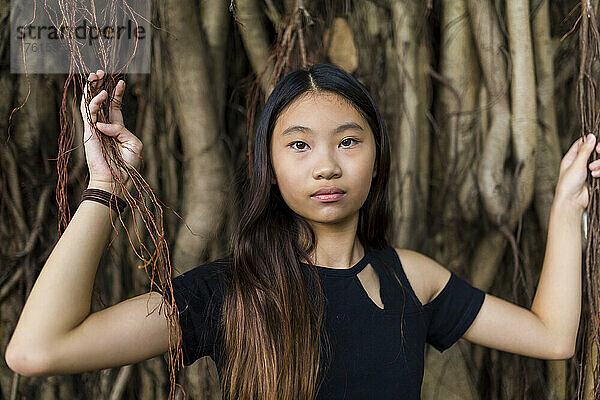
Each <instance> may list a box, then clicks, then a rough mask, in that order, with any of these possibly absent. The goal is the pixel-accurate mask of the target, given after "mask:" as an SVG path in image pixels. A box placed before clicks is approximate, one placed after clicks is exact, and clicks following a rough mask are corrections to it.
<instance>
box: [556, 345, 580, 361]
mask: <svg viewBox="0 0 600 400" xmlns="http://www.w3.org/2000/svg"><path fill="white" fill-rule="evenodd" d="M574 355H575V343H568V344H566V345H565V344H562V345H557V346H554V349H553V352H552V357H551V358H550V359H551V360H568V359H569V358H571V357H573V356H574Z"/></svg>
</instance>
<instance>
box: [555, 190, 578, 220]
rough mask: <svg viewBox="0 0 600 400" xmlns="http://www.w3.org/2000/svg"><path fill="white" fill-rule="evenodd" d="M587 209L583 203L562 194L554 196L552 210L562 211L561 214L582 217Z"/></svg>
mask: <svg viewBox="0 0 600 400" xmlns="http://www.w3.org/2000/svg"><path fill="white" fill-rule="evenodd" d="M584 210H585V209H584V208H583V207H581V205H579V204H577V203H574V202H573V201H570V200H568V199H566V198H564V197H562V196H560V195H556V196H555V197H554V201H553V202H552V210H551V211H552V212H560V213H561V214H568V215H570V216H573V217H578V218H581V216H582V215H583V211H584Z"/></svg>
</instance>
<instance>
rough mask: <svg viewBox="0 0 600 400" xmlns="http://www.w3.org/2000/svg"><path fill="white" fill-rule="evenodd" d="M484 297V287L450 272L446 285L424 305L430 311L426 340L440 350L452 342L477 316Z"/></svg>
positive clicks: (446, 347)
mask: <svg viewBox="0 0 600 400" xmlns="http://www.w3.org/2000/svg"><path fill="white" fill-rule="evenodd" d="M484 299H485V292H484V291H482V290H480V289H478V288H476V287H473V286H471V285H470V284H469V283H467V282H466V281H464V280H463V279H461V278H460V277H458V276H457V275H455V274H454V272H451V275H450V279H449V280H448V282H447V283H446V286H444V288H443V289H442V291H441V292H440V293H438V295H437V296H436V297H435V299H433V300H432V301H430V302H429V303H427V304H425V306H424V308H425V311H427V312H429V313H430V319H429V325H428V328H427V343H429V344H431V345H432V346H433V347H435V348H436V349H438V350H439V351H440V352H443V351H444V350H446V349H448V348H449V347H450V346H452V345H453V344H454V343H456V342H457V341H458V339H460V338H461V336H462V335H463V334H464V333H465V332H466V331H467V329H469V327H470V326H471V324H472V323H473V321H474V320H475V317H477V314H478V313H479V310H480V309H481V306H482V305H483V300H484Z"/></svg>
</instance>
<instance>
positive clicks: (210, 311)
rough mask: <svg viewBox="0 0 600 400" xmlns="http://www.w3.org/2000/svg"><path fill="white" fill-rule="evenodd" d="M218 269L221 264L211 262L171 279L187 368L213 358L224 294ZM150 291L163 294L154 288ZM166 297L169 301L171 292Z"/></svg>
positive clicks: (219, 269) (184, 363)
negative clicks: (205, 357) (204, 359)
mask: <svg viewBox="0 0 600 400" xmlns="http://www.w3.org/2000/svg"><path fill="white" fill-rule="evenodd" d="M221 269H222V264H220V263H218V262H214V263H211V264H205V265H200V266H197V267H195V268H194V269H191V270H189V271H187V272H185V273H183V274H181V275H179V276H177V277H175V278H172V279H171V284H172V286H173V295H174V297H175V303H176V304H177V308H178V310H179V325H180V326H181V333H182V337H181V348H182V352H183V365H184V366H186V367H187V366H188V365H191V364H193V363H194V362H195V361H196V360H197V359H199V358H202V357H204V356H212V357H213V359H214V350H215V346H217V345H218V332H217V331H218V328H219V320H220V310H221V307H220V306H221V305H222V302H223V293H224V292H223V285H222V283H223V282H222V279H221V276H220V275H221V274H219V272H221ZM152 290H153V291H157V292H159V293H162V291H161V290H160V289H159V288H158V287H155V286H153V287H152ZM165 297H166V301H167V302H170V297H171V296H170V293H167V294H166V296H165Z"/></svg>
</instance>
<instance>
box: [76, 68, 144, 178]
mask: <svg viewBox="0 0 600 400" xmlns="http://www.w3.org/2000/svg"><path fill="white" fill-rule="evenodd" d="M104 76H105V74H104V71H102V70H98V71H97V72H96V73H91V74H90V75H89V77H88V84H86V85H85V88H84V93H83V96H82V98H81V106H80V111H81V115H82V118H83V124H84V133H83V142H84V147H85V157H86V161H87V165H88V168H89V173H90V182H89V185H88V186H95V187H105V188H108V187H111V185H112V184H113V178H112V175H111V173H110V168H109V165H108V164H107V163H106V161H105V160H104V157H103V156H102V149H101V143H100V138H99V137H98V136H97V135H96V134H94V129H93V126H94V125H95V127H96V129H97V130H98V131H100V132H101V133H102V134H105V135H107V136H112V137H114V138H116V139H117V142H118V148H119V151H120V154H121V156H122V157H123V160H124V161H125V162H127V163H128V164H130V165H131V166H132V167H134V168H135V169H138V167H139V165H140V164H141V152H142V148H143V144H142V142H141V141H140V139H138V138H137V137H136V136H135V135H134V134H133V133H131V132H130V131H129V130H127V128H125V125H124V123H123V114H122V113H121V103H122V100H123V93H125V82H124V81H122V80H120V81H119V82H118V83H117V85H116V86H115V88H114V90H113V95H112V100H111V102H110V107H109V115H108V116H109V122H110V123H101V122H98V113H99V111H100V107H101V105H102V103H103V102H104V101H105V100H106V99H107V97H108V93H107V92H106V90H102V91H101V92H100V93H98V94H96V96H94V97H93V98H92V100H91V101H90V104H89V106H88V107H87V108H86V103H85V99H86V98H87V97H88V90H90V88H89V87H88V86H90V85H91V89H92V93H95V92H96V90H97V88H99V87H100V86H101V85H102V81H103V79H104ZM88 109H89V113H88ZM111 167H112V169H113V170H114V169H115V168H116V167H115V165H114V164H113V165H111ZM124 172H125V171H124Z"/></svg>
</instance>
